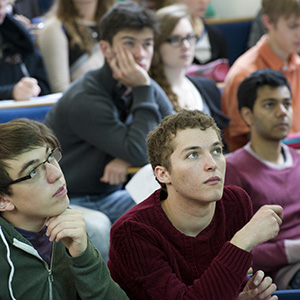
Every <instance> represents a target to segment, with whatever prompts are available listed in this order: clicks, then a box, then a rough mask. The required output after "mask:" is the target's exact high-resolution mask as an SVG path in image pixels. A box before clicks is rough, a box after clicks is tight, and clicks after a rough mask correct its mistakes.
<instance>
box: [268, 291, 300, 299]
mask: <svg viewBox="0 0 300 300" xmlns="http://www.w3.org/2000/svg"><path fill="white" fill-rule="evenodd" d="M274 295H277V296H278V299H279V300H300V290H278V291H276V292H275V293H274Z"/></svg>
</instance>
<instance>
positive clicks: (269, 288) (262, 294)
mask: <svg viewBox="0 0 300 300" xmlns="http://www.w3.org/2000/svg"><path fill="white" fill-rule="evenodd" d="M276 289H277V286H276V284H275V283H272V284H269V285H268V286H267V288H266V289H264V290H263V291H262V292H259V293H258V294H259V297H260V299H269V298H270V296H271V295H272V294H273V293H274V292H275V291H276Z"/></svg>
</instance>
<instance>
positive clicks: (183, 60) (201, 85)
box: [150, 4, 229, 130]
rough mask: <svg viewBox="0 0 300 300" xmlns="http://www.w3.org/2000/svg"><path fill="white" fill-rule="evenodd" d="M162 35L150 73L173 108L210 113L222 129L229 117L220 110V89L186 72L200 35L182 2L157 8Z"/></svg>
mask: <svg viewBox="0 0 300 300" xmlns="http://www.w3.org/2000/svg"><path fill="white" fill-rule="evenodd" d="M156 15H157V18H158V22H159V24H160V34H159V35H157V36H156V38H155V41H154V55H153V59H152V63H151V68H150V76H151V77H152V78H153V79H154V80H155V81H156V82H157V83H158V84H159V85H160V86H161V87H162V88H163V90H164V91H165V92H166V94H167V95H168V97H169V99H170V100H171V102H172V104H173V106H174V109H175V110H176V111H179V110H180V109H183V108H186V109H198V110H201V111H203V112H205V113H207V114H209V115H211V116H212V117H213V118H214V119H215V121H216V123H217V125H218V126H219V128H221V129H222V130H223V129H224V128H226V126H227V124H228V121H229V119H228V118H227V117H226V116H225V115H224V114H223V113H222V111H221V96H220V92H219V90H218V88H217V86H216V84H215V82H213V81H212V80H209V79H206V78H202V77H189V76H186V75H185V72H186V69H187V68H188V67H189V66H190V65H191V64H192V61H193V58H194V53H195V44H196V42H197V36H196V35H195V34H194V31H193V27H192V24H191V20H190V14H189V12H188V9H187V7H186V6H185V5H183V4H174V5H170V6H166V7H164V8H162V9H160V10H158V11H156Z"/></svg>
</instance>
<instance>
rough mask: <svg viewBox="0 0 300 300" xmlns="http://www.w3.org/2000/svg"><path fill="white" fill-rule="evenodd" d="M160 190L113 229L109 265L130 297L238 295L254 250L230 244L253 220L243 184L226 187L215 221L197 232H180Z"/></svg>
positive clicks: (225, 298)
mask: <svg viewBox="0 0 300 300" xmlns="http://www.w3.org/2000/svg"><path fill="white" fill-rule="evenodd" d="M160 196H161V192H160V190H158V191H156V192H155V193H153V194H152V195H151V196H150V197H149V198H148V199H146V200H145V201H143V202H141V203H140V204H138V205H137V206H135V207H134V208H132V209H131V210H130V211H128V212H127V213H126V214H125V215H123V216H122V217H121V218H120V219H118V220H117V221H116V222H115V224H114V225H113V227H112V229H111V248H110V253H109V255H110V260H109V262H108V267H109V269H110V271H111V275H112V278H113V279H114V280H115V281H116V282H117V283H119V285H120V286H121V287H122V288H123V289H124V290H125V292H126V293H127V295H128V296H129V298H130V299H132V300H133V299H136V300H147V299H153V300H164V299H165V300H174V299H201V300H202V299H203V300H204V299H207V300H218V299H220V300H233V299H236V298H237V296H238V294H239V292H240V291H241V289H242V287H243V285H244V284H245V281H246V280H247V277H246V274H247V270H248V269H249V268H250V266H251V263H252V254H251V253H248V252H246V251H244V250H241V249H240V248H237V247H236V246H234V245H232V244H231V243H229V240H231V238H232V237H233V235H234V234H235V233H236V232H237V231H238V230H239V229H240V228H242V227H243V226H244V224H245V223H247V222H248V221H249V219H250V218H251V216H252V206H251V202H250V198H249V196H248V195H247V194H246V192H244V190H242V189H241V188H238V187H235V186H231V187H230V186H229V187H225V189H224V194H223V197H222V199H221V200H220V201H218V202H217V205H216V212H215V216H214V218H213V219H212V221H211V224H210V225H209V226H208V227H207V228H206V229H204V230H203V231H202V232H201V233H200V234H199V235H198V236H197V237H190V236H186V235H184V234H182V233H181V232H179V231H178V230H177V229H175V227H174V226H173V225H172V224H171V222H170V221H169V219H168V218H167V216H166V215H165V213H164V211H163V209H162V208H161V204H160Z"/></svg>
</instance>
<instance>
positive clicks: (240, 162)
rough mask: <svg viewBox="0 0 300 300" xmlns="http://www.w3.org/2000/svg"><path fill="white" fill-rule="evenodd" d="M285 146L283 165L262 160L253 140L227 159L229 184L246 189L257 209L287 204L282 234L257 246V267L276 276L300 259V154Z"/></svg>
mask: <svg viewBox="0 0 300 300" xmlns="http://www.w3.org/2000/svg"><path fill="white" fill-rule="evenodd" d="M282 147H283V150H284V154H285V158H286V161H285V163H284V164H283V165H274V164H271V163H269V162H267V161H264V160H262V159H261V158H260V157H258V156H257V155H256V154H255V153H254V152H253V151H252V150H251V147H250V144H247V145H246V146H245V147H244V148H241V149H239V150H237V151H235V152H234V153H233V154H232V155H230V156H228V157H227V159H226V161H227V166H226V179H225V184H236V185H238V186H240V187H242V188H243V189H245V190H246V191H247V193H248V194H249V196H250V198H251V200H252V203H253V211H254V213H255V212H256V211H257V210H258V209H259V208H260V207H261V206H262V205H265V204H279V205H281V206H282V207H283V223H282V225H281V227H280V232H279V234H278V236H277V237H275V238H274V239H272V240H269V241H268V242H266V243H264V244H261V245H259V246H257V247H255V248H254V249H253V256H254V258H253V260H254V265H253V268H254V271H255V270H258V269H261V270H263V271H265V272H267V273H268V274H269V275H271V276H272V277H273V278H274V279H276V274H277V272H278V271H279V270H280V269H282V268H283V267H286V266H288V265H289V266H290V267H292V265H293V264H295V263H297V262H298V263H299V262H300V255H299V250H300V196H299V195H300V154H299V153H297V152H296V151H295V150H293V149H290V148H288V147H287V146H285V145H282ZM286 281H288V279H287V280H286ZM282 288H284V286H282Z"/></svg>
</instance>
